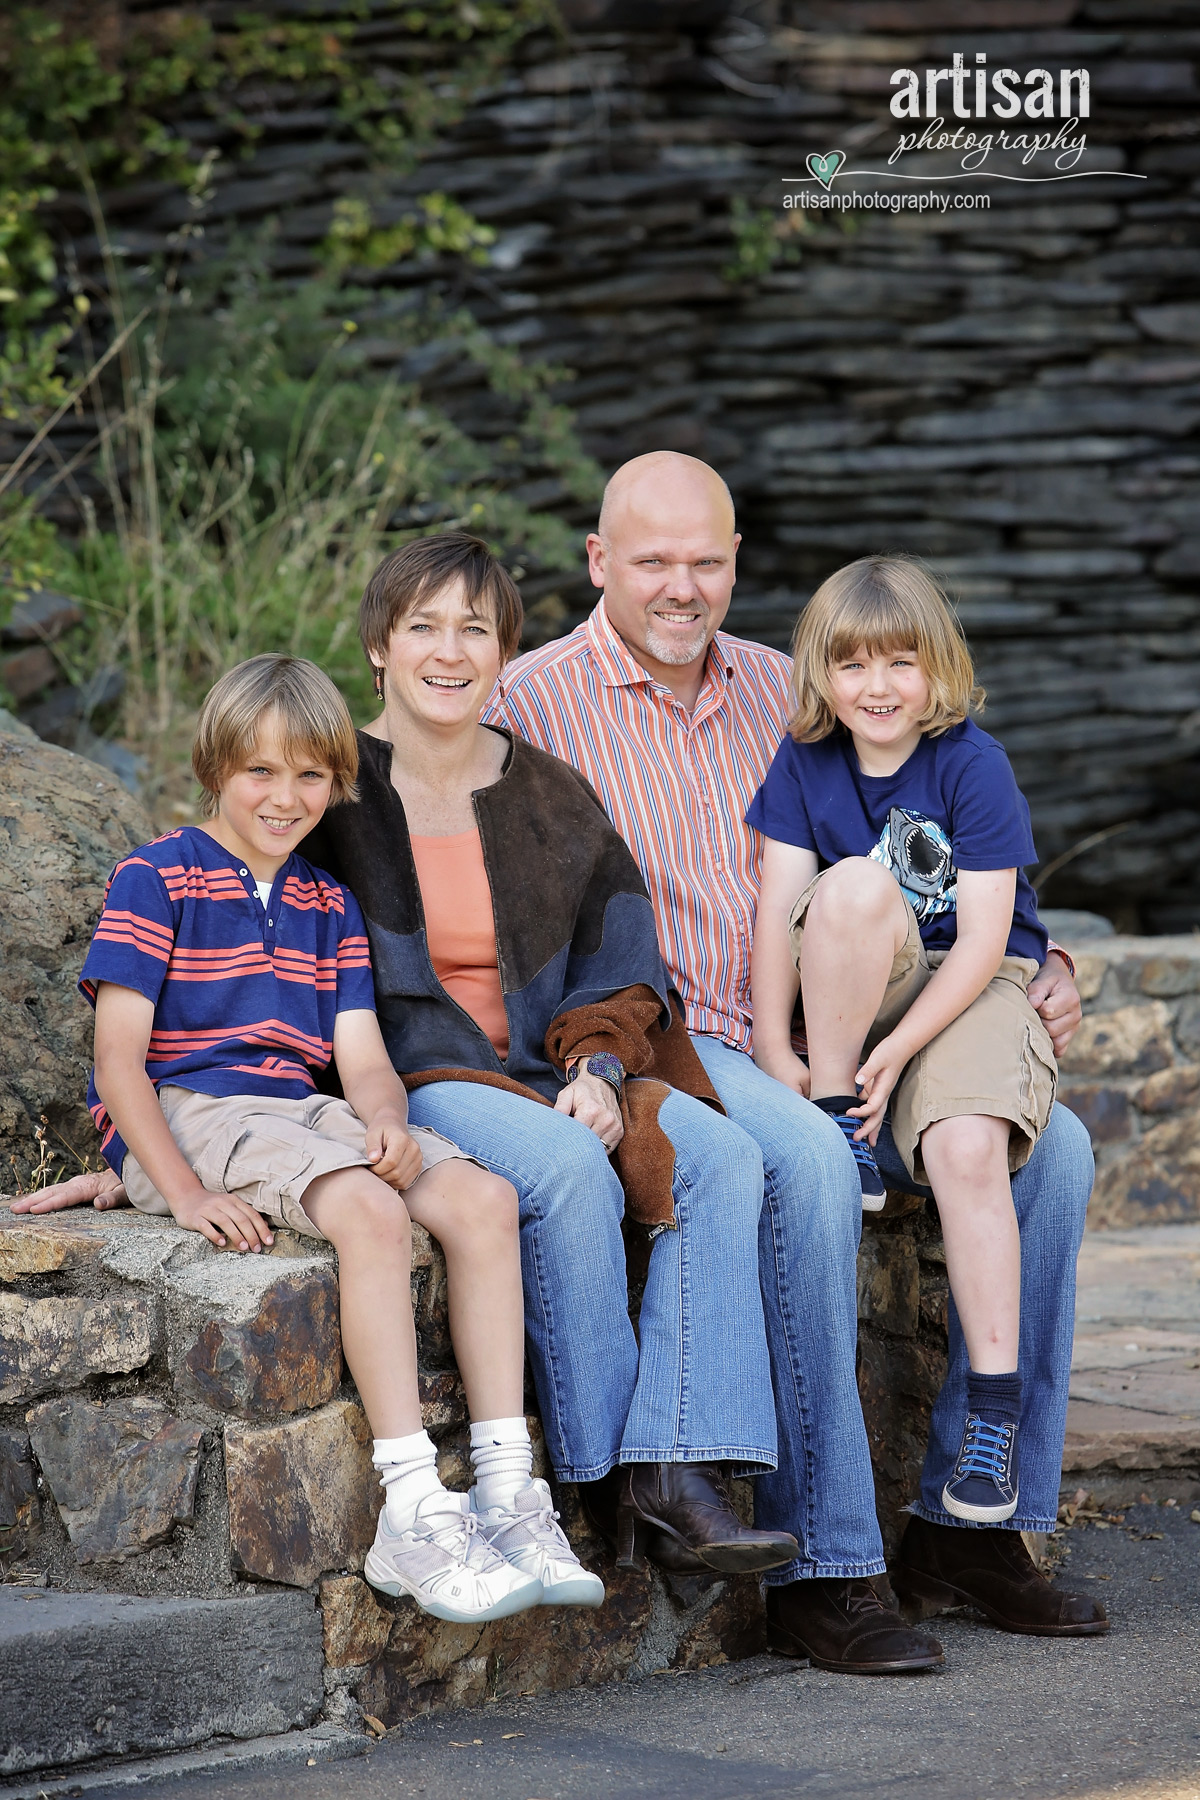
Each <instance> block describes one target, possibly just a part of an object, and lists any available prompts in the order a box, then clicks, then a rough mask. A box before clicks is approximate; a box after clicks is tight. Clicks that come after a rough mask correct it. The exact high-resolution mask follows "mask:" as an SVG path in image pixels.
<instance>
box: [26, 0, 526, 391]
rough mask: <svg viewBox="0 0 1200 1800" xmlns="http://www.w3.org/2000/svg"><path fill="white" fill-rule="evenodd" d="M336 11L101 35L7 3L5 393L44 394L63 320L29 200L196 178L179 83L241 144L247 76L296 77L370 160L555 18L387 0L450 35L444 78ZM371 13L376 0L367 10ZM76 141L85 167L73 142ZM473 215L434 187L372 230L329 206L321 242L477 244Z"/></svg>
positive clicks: (385, 153)
mask: <svg viewBox="0 0 1200 1800" xmlns="http://www.w3.org/2000/svg"><path fill="white" fill-rule="evenodd" d="M350 10H351V16H350V17H349V18H347V19H345V20H342V21H339V22H335V23H332V24H327V23H319V24H313V23H307V22H303V21H295V20H288V19H285V20H278V19H266V18H263V17H262V16H261V15H259V14H255V13H253V12H250V11H248V12H246V13H244V14H241V15H239V17H238V19H237V20H236V22H235V25H234V27H233V28H231V29H226V30H222V29H218V28H217V27H215V26H214V25H213V24H212V22H211V21H210V20H209V19H206V18H204V17H201V16H197V15H196V14H195V13H191V12H189V11H188V10H187V9H185V8H178V7H174V8H166V7H163V8H159V9H155V10H153V11H146V12H139V13H138V14H136V15H133V16H132V17H131V18H128V19H125V18H123V17H118V18H116V19H115V20H114V19H110V20H109V21H108V23H109V24H110V25H112V26H113V31H112V32H110V33H109V34H108V39H111V42H110V41H108V39H106V41H105V44H104V45H103V47H102V45H101V43H100V42H99V41H98V40H97V39H94V38H92V37H90V36H88V35H85V34H84V33H82V32H80V31H79V30H78V29H77V28H72V29H71V31H70V32H68V31H67V30H66V29H65V28H64V24H63V22H62V21H61V20H60V19H58V18H56V17H55V16H54V5H53V0H52V3H51V5H50V7H49V8H46V7H37V8H35V7H32V6H20V7H18V8H16V9H15V11H13V12H12V13H11V15H9V16H8V17H7V18H6V19H3V20H0V168H2V169H3V170H4V179H5V183H6V186H5V189H4V191H3V193H0V336H2V337H3V341H4V345H5V348H4V368H3V371H2V372H0V374H2V379H3V381H4V402H3V403H4V405H5V407H6V410H8V411H9V416H11V408H12V407H13V406H14V405H15V406H18V407H20V406H22V405H23V406H24V407H26V408H32V409H35V410H36V409H37V408H38V407H43V406H45V405H46V404H52V403H53V401H54V398H55V390H54V387H53V382H52V380H51V379H50V377H49V376H48V374H47V367H48V365H49V367H50V368H51V369H52V367H53V362H54V358H55V356H56V355H57V352H58V350H59V349H60V348H61V346H62V343H63V342H64V341H65V335H69V334H65V335H64V334H60V335H58V336H55V335H54V334H53V332H52V331H51V332H49V333H48V332H47V331H45V330H41V329H38V328H37V327H38V323H39V321H43V320H45V319H46V316H47V313H48V310H49V309H51V308H52V307H53V305H54V303H55V301H56V299H57V297H58V292H59V288H60V286H61V279H60V272H59V270H58V269H57V267H56V259H55V252H54V245H53V242H52V239H51V237H50V235H49V233H48V232H47V230H46V227H45V222H44V217H43V215H42V213H41V211H40V209H42V208H43V207H44V205H45V203H46V202H47V201H50V200H53V199H54V197H55V195H56V194H57V193H58V192H59V191H61V190H64V189H65V190H69V191H77V190H78V189H79V188H80V187H81V186H85V185H87V183H89V182H94V183H95V184H96V185H97V186H99V187H106V186H114V185H120V184H121V183H123V182H128V181H130V180H134V179H140V178H144V177H153V178H156V179H164V180H169V181H177V182H179V183H180V184H181V185H183V186H187V187H192V188H195V187H196V186H197V185H198V184H202V183H203V181H204V180H205V179H206V176H207V167H208V163H209V162H210V161H211V155H212V153H211V152H209V153H208V154H207V155H206V154H205V153H204V152H202V151H201V150H199V149H198V148H197V147H196V146H195V145H193V144H192V143H190V142H189V140H188V139H187V138H185V137H184V136H182V135H181V134H179V133H178V132H177V131H175V130H174V129H173V128H172V125H171V120H172V118H173V117H175V116H177V115H178V112H179V105H180V102H181V101H182V100H184V99H185V98H186V99H187V100H189V101H190V104H191V108H192V110H193V111H197V110H199V111H205V112H207V113H208V114H209V116H210V117H211V119H212V120H213V121H214V123H215V125H216V127H217V129H218V132H219V133H220V135H222V136H223V137H225V138H229V137H233V138H234V139H235V141H238V142H240V143H241V144H242V145H243V146H244V147H245V148H246V149H247V150H249V149H252V147H253V144H254V141H255V139H256V138H257V137H258V136H259V135H260V133H261V127H260V125H259V124H258V123H257V122H256V120H255V118H254V117H253V109H252V107H251V105H250V96H249V94H248V90H247V84H251V83H256V84H257V85H258V87H259V89H261V88H262V86H263V85H264V84H270V86H271V87H279V86H282V87H284V88H285V89H286V88H288V87H292V88H295V89H296V90H297V91H298V92H300V91H303V92H312V93H315V94H316V95H317V96H318V97H320V96H325V97H327V98H328V99H331V100H332V101H333V103H334V106H335V108H336V111H337V114H338V116H339V118H340V119H341V121H342V125H343V128H344V129H345V130H346V131H349V132H352V133H354V134H355V135H356V136H358V137H359V138H361V139H362V140H363V141H365V142H366V143H368V144H370V145H371V147H372V150H373V152H374V154H375V156H376V159H377V161H379V162H380V164H381V165H386V166H390V167H396V166H411V165H412V164H413V163H414V162H415V161H416V160H417V159H418V156H419V152H420V148H421V146H422V144H423V143H425V142H427V141H428V139H429V137H430V136H431V134H432V133H433V132H435V131H437V130H439V129H441V128H442V127H443V126H445V125H446V124H448V123H449V122H450V121H451V120H452V119H454V118H455V117H456V116H457V115H458V114H459V113H460V112H461V110H462V107H463V106H464V105H465V103H466V101H467V100H468V99H469V97H470V95H471V94H472V93H473V92H474V91H476V89H477V88H478V86H479V85H480V84H481V83H482V82H485V81H487V80H488V79H489V78H490V76H491V75H493V74H494V72H495V70H496V69H497V68H498V67H499V66H500V64H501V63H502V62H503V60H504V58H505V56H506V55H507V54H508V53H509V51H510V50H511V48H512V46H513V45H514V43H515V42H516V41H517V40H519V38H521V37H522V36H523V35H525V33H527V32H528V31H530V30H531V29H533V28H535V27H536V26H538V25H545V24H547V23H549V22H551V21H552V20H553V18H554V16H555V15H554V12H553V6H552V0H512V3H510V4H507V5H496V4H491V3H484V0H479V3H474V4H473V3H471V0H460V3H459V4H448V5H445V6H436V7H414V6H408V5H405V4H403V0H393V8H392V10H393V11H394V13H395V15H396V18H397V20H398V22H399V23H400V24H401V25H402V26H403V28H404V30H405V31H407V32H408V33H410V34H411V35H412V37H413V38H414V41H415V42H418V43H419V42H420V40H421V39H422V38H424V39H439V38H441V39H445V38H449V39H452V40H455V41H456V42H458V43H460V44H461V45H462V51H461V54H460V55H459V57H458V58H457V62H456V68H455V74H454V78H453V79H452V80H440V81H438V82H430V81H428V80H427V79H423V78H421V77H418V76H417V75H410V74H406V73H404V72H395V71H391V70H388V69H380V70H376V69H375V68H373V67H372V66H371V64H370V62H369V59H368V57H367V56H366V55H365V54H363V53H360V51H359V50H358V48H357V47H356V44H355V28H356V17H355V15H356V14H358V15H361V16H366V13H367V7H366V5H365V3H364V4H362V5H359V6H355V7H352V8H351V9H350ZM371 14H372V17H374V18H376V19H377V18H378V16H379V9H378V7H374V8H372V9H371ZM84 143H86V168H85V166H84V161H83V151H82V145H83V144H84ZM489 241H490V237H489V234H488V232H487V230H486V228H485V227H482V226H480V225H478V224H477V223H476V222H475V221H474V220H473V219H471V217H470V215H469V214H468V213H466V212H465V211H464V210H463V209H462V208H461V207H459V206H457V205H456V204H455V203H454V202H453V201H450V200H448V199H447V198H446V197H445V196H444V195H440V194H432V195H429V196H427V197H426V198H425V199H424V200H423V201H421V202H420V203H419V205H418V207H417V208H416V210H415V211H414V213H413V214H412V217H411V218H410V219H406V220H404V221H402V222H401V224H400V225H398V226H394V227H392V228H391V229H390V230H387V231H384V232H377V231H375V230H373V229H372V227H371V224H370V221H369V219H368V221H367V223H366V226H365V229H364V227H363V224H362V220H361V217H360V216H358V215H356V216H355V217H353V218H351V217H347V216H343V217H342V219H341V220H340V221H335V226H334V230H333V232H332V233H331V242H330V250H331V254H332V255H333V256H334V258H335V259H336V257H337V256H338V255H340V254H344V253H345V252H346V251H354V250H362V251H364V252H365V258H364V256H361V255H360V256H346V257H345V262H344V263H343V264H342V265H341V266H345V263H348V262H350V261H358V262H360V263H361V262H363V261H364V260H365V261H366V263H367V265H368V266H371V267H378V266H383V264H384V263H386V262H388V261H395V260H396V259H397V256H403V255H411V254H413V253H414V252H417V253H419V252H421V251H422V250H430V251H451V252H454V253H456V254H461V255H465V256H469V257H470V256H475V257H477V256H479V255H480V254H481V253H482V252H483V250H484V248H485V246H486V244H487V243H488V242H489Z"/></svg>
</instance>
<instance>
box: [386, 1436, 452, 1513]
mask: <svg viewBox="0 0 1200 1800" xmlns="http://www.w3.org/2000/svg"><path fill="white" fill-rule="evenodd" d="M371 1461H372V1462H373V1463H374V1464H375V1467H376V1468H377V1469H378V1470H379V1479H380V1481H381V1482H382V1484H383V1488H384V1493H385V1495H386V1502H387V1516H388V1524H389V1525H390V1526H391V1528H392V1530H393V1531H407V1529H408V1527H409V1526H410V1525H411V1524H412V1522H413V1520H414V1519H415V1518H416V1516H417V1507H418V1506H419V1505H420V1504H421V1501H422V1500H424V1499H426V1498H427V1497H428V1496H429V1495H430V1494H436V1493H437V1492H438V1491H439V1490H441V1491H443V1492H444V1490H443V1489H442V1484H441V1482H440V1481H439V1480H438V1472H437V1447H436V1445H435V1444H434V1442H433V1439H432V1438H431V1437H430V1435H429V1433H428V1432H427V1431H414V1432H413V1433H412V1434H411V1435H410V1436H409V1437H400V1438H376V1439H375V1442H374V1443H373V1445H372V1446H371Z"/></svg>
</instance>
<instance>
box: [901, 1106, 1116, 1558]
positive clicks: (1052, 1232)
mask: <svg viewBox="0 0 1200 1800" xmlns="http://www.w3.org/2000/svg"><path fill="white" fill-rule="evenodd" d="M877 1149H878V1152H879V1155H878V1160H879V1165H880V1167H881V1168H882V1169H883V1170H884V1172H885V1174H886V1175H887V1177H888V1179H889V1180H895V1182H896V1185H897V1186H898V1187H899V1186H901V1185H903V1186H904V1187H907V1188H909V1189H910V1190H911V1191H912V1192H913V1193H928V1192H929V1190H928V1189H927V1188H920V1187H917V1186H915V1185H914V1183H913V1182H912V1180H911V1179H910V1178H909V1176H908V1175H907V1172H906V1171H905V1169H904V1165H903V1163H902V1162H901V1161H900V1159H899V1156H898V1155H897V1153H896V1150H895V1148H894V1146H893V1145H891V1144H890V1142H888V1141H887V1139H885V1137H884V1135H883V1134H882V1133H881V1134H880V1143H879V1145H878V1147H877ZM1093 1170H1094V1164H1093V1160H1092V1146H1091V1143H1090V1141H1089V1139H1088V1134H1087V1131H1086V1129H1085V1128H1084V1126H1083V1125H1081V1124H1080V1122H1079V1120H1078V1119H1077V1118H1076V1117H1075V1114H1074V1113H1072V1112H1068V1111H1067V1109H1066V1107H1065V1106H1056V1107H1055V1108H1054V1110H1053V1112H1052V1113H1051V1114H1050V1123H1049V1124H1048V1125H1047V1127H1046V1129H1045V1131H1044V1132H1043V1133H1042V1135H1041V1137H1040V1138H1039V1139H1038V1141H1037V1144H1036V1145H1035V1147H1034V1151H1033V1155H1032V1156H1031V1157H1030V1159H1029V1161H1028V1162H1027V1163H1026V1164H1025V1167H1024V1168H1023V1169H1018V1171H1017V1173H1016V1174H1015V1175H1014V1176H1013V1178H1012V1191H1013V1204H1014V1206H1015V1207H1016V1211H1017V1224H1018V1226H1019V1227H1020V1232H1021V1341H1020V1349H1019V1352H1018V1367H1019V1368H1020V1371H1021V1376H1022V1381H1023V1401H1022V1407H1021V1433H1020V1436H1021V1486H1020V1501H1019V1504H1018V1508H1017V1511H1016V1512H1015V1513H1014V1515H1013V1517H1012V1518H1011V1519H1006V1520H1005V1521H1004V1525H1005V1529H1006V1530H1008V1531H1053V1530H1054V1526H1055V1521H1056V1519H1057V1516H1058V1490H1059V1485H1060V1483H1061V1481H1062V1452H1063V1436H1064V1433H1065V1431H1066V1428H1067V1389H1068V1386H1069V1383H1070V1377H1071V1346H1072V1342H1073V1340H1074V1334H1075V1263H1076V1259H1077V1258H1078V1256H1079V1245H1080V1241H1081V1240H1082V1237H1083V1227H1084V1220H1085V1218H1086V1216H1087V1204H1088V1199H1089V1197H1090V1195H1091V1191H1092V1175H1093ZM900 1176H903V1181H902V1182H901V1180H900V1179H899V1177H900ZM967 1367H968V1364H967V1347H966V1344H965V1343H964V1341H963V1334H962V1327H961V1326H960V1324H959V1322H958V1314H957V1312H956V1311H955V1309H954V1301H953V1300H951V1301H950V1367H949V1370H948V1372H947V1375H946V1379H945V1381H944V1383H943V1384H942V1389H941V1392H940V1393H939V1395H938V1397H937V1400H936V1402H935V1404H934V1408H933V1420H932V1423H931V1425H930V1428H929V1447H928V1449H927V1450H926V1452H925V1465H924V1467H923V1469H922V1470H921V1490H920V1496H919V1498H918V1499H917V1501H916V1503H915V1504H914V1506H913V1509H912V1510H913V1511H914V1512H915V1513H916V1514H917V1515H918V1517H919V1518H922V1519H929V1520H930V1521H931V1522H932V1523H933V1524H934V1525H965V1526H966V1527H967V1528H968V1529H970V1530H979V1529H981V1527H979V1526H978V1525H972V1524H970V1522H969V1521H967V1520H964V1519H956V1518H953V1517H952V1516H951V1515H950V1514H949V1513H948V1512H947V1511H946V1509H945V1507H944V1506H943V1505H942V1489H943V1487H944V1486H945V1484H946V1482H947V1481H948V1480H949V1479H950V1474H951V1471H952V1470H953V1468H954V1462H955V1458H956V1457H957V1455H958V1449H959V1444H960V1441H961V1439H962V1428H963V1420H964V1418H965V1417H966V1412H967Z"/></svg>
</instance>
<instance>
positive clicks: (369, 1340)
mask: <svg viewBox="0 0 1200 1800" xmlns="http://www.w3.org/2000/svg"><path fill="white" fill-rule="evenodd" d="M302 1204H303V1206H304V1210H305V1212H306V1213H307V1214H308V1216H309V1218H310V1219H311V1220H312V1222H313V1224H314V1225H316V1226H317V1227H318V1229H319V1230H321V1231H323V1232H324V1233H325V1236H326V1237H327V1238H328V1239H329V1241H330V1243H331V1244H332V1245H333V1246H334V1248H335V1249H336V1251H337V1253H338V1284H339V1288H340V1292H341V1316H342V1350H343V1353H344V1355H345V1358H346V1363H347V1366H348V1367H349V1370H350V1373H351V1374H352V1375H353V1377H354V1383H355V1386H356V1387H357V1388H358V1392H359V1395H360V1397H361V1399H362V1403H363V1406H364V1407H365V1409H366V1414H367V1417H368V1419H369V1420H370V1421H371V1430H372V1432H373V1433H374V1435H375V1437H376V1438H386V1439H390V1438H401V1437H407V1436H409V1435H410V1434H411V1433H413V1432H418V1431H420V1430H421V1429H422V1425H421V1403H420V1400H419V1399H418V1395H417V1338H416V1331H415V1328H414V1326H413V1316H412V1301H411V1298H410V1288H409V1269H410V1266H411V1262H412V1227H411V1225H410V1223H409V1213H408V1209H407V1207H406V1206H405V1204H404V1197H403V1196H402V1195H401V1194H397V1193H396V1192H395V1191H394V1190H393V1189H392V1188H390V1187H388V1186H387V1184H386V1182H383V1181H380V1179H379V1177H378V1176H377V1175H372V1173H371V1171H370V1170H369V1169H366V1168H352V1169H335V1170H334V1171H333V1173H332V1174H329V1175H319V1176H318V1177H317V1179H316V1180H315V1181H312V1182H310V1183H309V1185H308V1187H306V1188H305V1190H304V1198H303V1202H302Z"/></svg>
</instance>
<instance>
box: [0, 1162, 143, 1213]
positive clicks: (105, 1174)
mask: <svg viewBox="0 0 1200 1800" xmlns="http://www.w3.org/2000/svg"><path fill="white" fill-rule="evenodd" d="M89 1201H90V1203H91V1204H92V1205H93V1206H94V1207H95V1208H96V1210H97V1211H98V1212H106V1211H107V1210H108V1208H109V1207H112V1206H124V1205H125V1204H126V1199H125V1185H124V1183H123V1182H122V1180H121V1177H120V1176H119V1175H115V1174H114V1173H113V1171H112V1170H111V1169H97V1170H94V1171H93V1170H91V1169H88V1170H85V1172H84V1173H83V1174H82V1175H72V1177H71V1179H70V1180H69V1181H56V1182H55V1184H54V1186H53V1187H45V1188H39V1190H38V1192H37V1193H36V1194H20V1195H18V1197H17V1198H16V1199H15V1200H13V1201H12V1202H10V1204H11V1207H12V1210H13V1212H15V1213H52V1212H62V1211H63V1210H64V1208H66V1207H68V1206H87V1204H88V1203H89Z"/></svg>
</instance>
